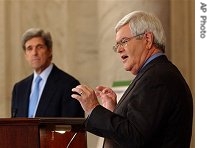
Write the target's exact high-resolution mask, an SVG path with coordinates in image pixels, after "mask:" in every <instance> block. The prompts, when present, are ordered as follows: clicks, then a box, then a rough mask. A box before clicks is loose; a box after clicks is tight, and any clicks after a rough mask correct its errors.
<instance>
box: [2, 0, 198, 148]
mask: <svg viewBox="0 0 210 148" xmlns="http://www.w3.org/2000/svg"><path fill="white" fill-rule="evenodd" d="M193 8H194V1H193V0H50V1H49V0H0V20H1V21H0V69H1V71H0V102H1V103H0V110H1V112H0V117H9V115H10V102H11V101H10V98H11V91H12V87H13V85H14V83H15V82H17V81H19V80H20V79H22V78H24V77H25V76H26V75H29V74H30V73H31V72H32V71H31V69H30V67H29V66H28V64H27V63H26V62H25V60H24V56H23V52H22V49H21V47H20V38H21V35H22V33H23V32H24V31H25V30H26V29H28V28H30V27H41V28H44V29H46V30H48V31H50V32H51V34H52V37H53V40H54V49H53V50H54V57H53V62H54V63H55V64H56V65H58V66H59V67H60V68H62V69H63V70H65V71H66V72H68V73H70V74H72V75H74V76H75V77H76V78H78V79H79V80H80V82H81V83H83V84H87V85H90V86H92V87H95V86H96V85H98V84H103V85H107V86H111V85H112V83H113V81H116V80H130V79H132V78H133V76H132V75H131V74H130V73H129V72H125V71H124V69H123V68H122V64H121V63H120V60H119V59H118V57H117V55H116V54H115V53H114V52H113V51H112V46H113V44H114V42H115V40H114V39H115V33H114V26H115V24H116V23H117V21H118V20H119V19H120V18H121V17H123V16H124V15H125V14H127V13H129V12H131V11H133V10H138V9H141V10H146V11H151V12H153V13H155V14H156V15H157V16H159V17H160V19H161V21H162V22H163V25H164V28H165V29H166V34H167V39H168V45H167V55H168V57H169V58H170V59H171V60H172V61H173V62H174V63H175V64H176V65H177V66H178V67H179V68H180V70H181V72H182V73H183V75H184V77H185V78H186V80H187V82H188V83H189V85H190V87H191V89H192V92H193V94H194V91H195V90H194V26H192V24H193V25H194V9H193ZM193 140H194V135H193ZM97 141H98V137H96V136H93V135H92V134H88V145H89V148H95V147H97V146H96V143H97ZM99 146H101V143H99ZM193 147H194V144H192V148H193Z"/></svg>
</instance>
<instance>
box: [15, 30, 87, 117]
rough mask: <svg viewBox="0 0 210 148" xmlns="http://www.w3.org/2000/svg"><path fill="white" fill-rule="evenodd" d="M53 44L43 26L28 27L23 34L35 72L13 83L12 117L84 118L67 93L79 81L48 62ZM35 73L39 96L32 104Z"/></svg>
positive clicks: (77, 103) (23, 46)
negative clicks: (38, 79)
mask: <svg viewBox="0 0 210 148" xmlns="http://www.w3.org/2000/svg"><path fill="white" fill-rule="evenodd" d="M52 46H53V42H52V39H51V35H50V33H49V32H45V31H43V30H42V29H39V28H31V29H29V30H27V31H26V32H25V33H24V34H23V36H22V48H23V50H24V54H25V58H26V60H27V62H28V63H29V65H30V66H31V67H32V68H33V69H34V73H33V74H31V75H30V76H28V77H27V78H25V79H23V80H21V81H20V82H17V83H16V84H15V85H14V88H13V92H12V108H11V113H12V117H30V118H33V117H84V111H83V109H82V107H81V105H80V103H79V102H78V101H77V100H74V99H71V94H70V92H71V89H72V88H73V87H75V86H77V85H79V84H80V83H79V81H78V80H77V79H75V78H74V77H73V76H71V75H69V74H67V73H65V72H64V71H62V70H60V69H59V68H58V67H57V66H56V65H55V64H53V63H51V61H52V56H53V55H52ZM38 76H39V77H41V81H40V83H39V84H38V87H39V92H38V97H37V99H36V101H35V103H32V102H33V101H32V96H33V95H32V94H33V90H34V89H35V79H36V77H38ZM29 110H30V112H29Z"/></svg>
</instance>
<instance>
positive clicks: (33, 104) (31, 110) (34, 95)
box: [28, 75, 42, 118]
mask: <svg viewBox="0 0 210 148" xmlns="http://www.w3.org/2000/svg"><path fill="white" fill-rule="evenodd" d="M41 80H42V78H41V77H40V76H39V75H38V76H37V77H36V79H35V83H34V89H33V92H32V94H31V97H30V101H29V110H28V117H29V118H33V117H34V112H35V108H36V105H37V101H38V98H39V83H40V81H41Z"/></svg>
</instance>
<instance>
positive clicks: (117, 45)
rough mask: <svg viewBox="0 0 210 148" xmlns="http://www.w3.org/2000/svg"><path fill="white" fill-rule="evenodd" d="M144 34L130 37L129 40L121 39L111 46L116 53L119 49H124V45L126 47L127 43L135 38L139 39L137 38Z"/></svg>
mask: <svg viewBox="0 0 210 148" xmlns="http://www.w3.org/2000/svg"><path fill="white" fill-rule="evenodd" d="M144 33H145V32H143V33H140V34H137V35H135V36H132V37H130V38H127V37H125V38H122V39H121V40H120V41H119V42H117V43H116V44H115V45H114V46H113V50H114V52H117V50H118V49H119V48H120V47H124V46H125V45H127V43H128V42H129V41H131V40H132V39H134V38H136V37H139V36H141V35H143V34H144Z"/></svg>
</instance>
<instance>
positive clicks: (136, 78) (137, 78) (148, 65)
mask: <svg viewBox="0 0 210 148" xmlns="http://www.w3.org/2000/svg"><path fill="white" fill-rule="evenodd" d="M161 61H168V59H167V57H166V56H165V55H162V56H159V57H157V58H156V59H154V60H152V61H151V62H150V63H148V64H147V65H146V66H145V67H143V69H142V70H141V71H140V72H139V74H138V75H137V76H136V77H135V78H134V80H133V81H132V83H131V84H130V85H129V87H128V88H127V90H126V91H125V93H124V94H123V96H122V97H121V99H120V101H119V102H118V104H117V106H116V108H115V110H116V109H117V108H118V107H119V106H120V104H121V103H122V102H123V100H124V99H125V98H126V96H127V95H128V94H129V92H130V91H131V90H132V89H133V87H134V86H135V84H136V82H137V81H138V80H139V79H140V78H141V77H142V76H143V75H144V73H145V72H146V71H147V70H149V69H150V68H151V67H152V66H153V65H155V64H156V63H157V62H161Z"/></svg>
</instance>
